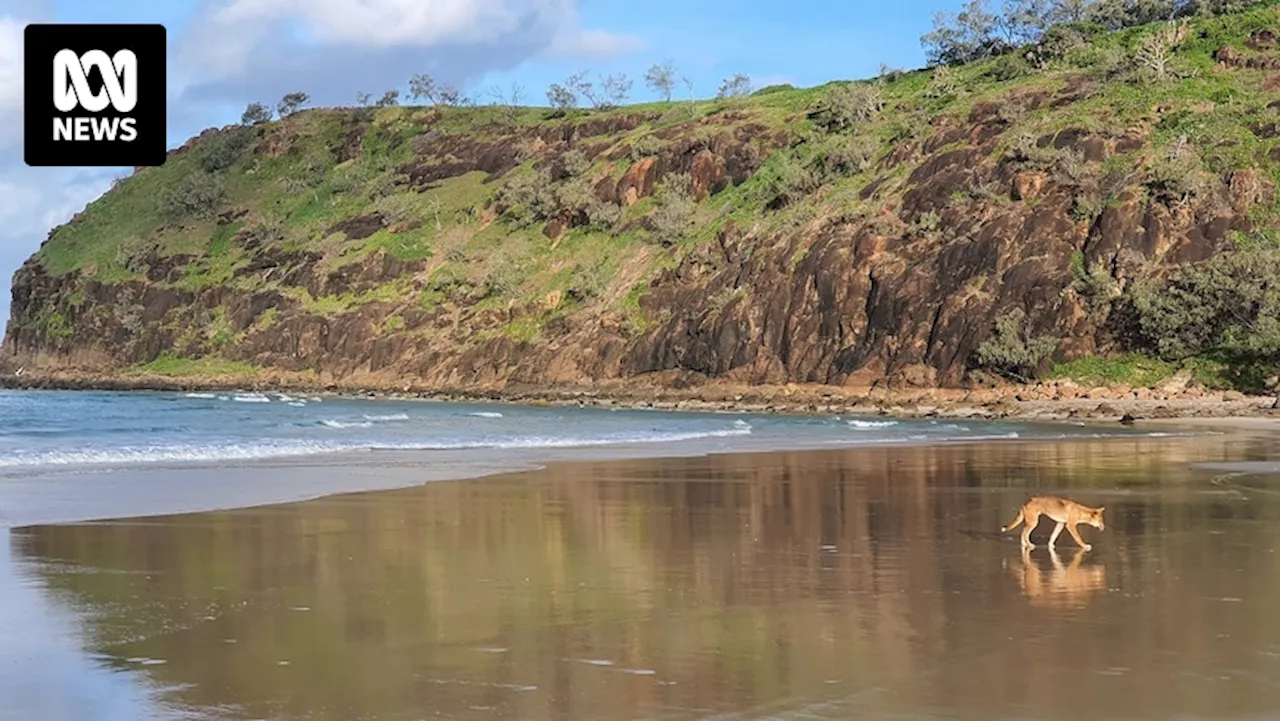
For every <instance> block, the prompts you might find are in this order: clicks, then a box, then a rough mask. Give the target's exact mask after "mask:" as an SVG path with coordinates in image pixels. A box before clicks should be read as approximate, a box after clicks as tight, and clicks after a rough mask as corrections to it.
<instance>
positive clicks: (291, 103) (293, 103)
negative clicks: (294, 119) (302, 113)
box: [276, 92, 311, 118]
mask: <svg viewBox="0 0 1280 721" xmlns="http://www.w3.org/2000/svg"><path fill="white" fill-rule="evenodd" d="M310 99H311V96H310V95H307V94H306V93H303V92H293V93H285V95H284V97H283V98H280V102H279V103H277V104H276V114H277V115H279V116H280V117H281V118H285V117H288V116H290V115H293V114H294V113H296V112H298V111H299V110H300V109H301V108H302V106H303V105H306V104H307V101H308V100H310Z"/></svg>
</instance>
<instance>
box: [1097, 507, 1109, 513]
mask: <svg viewBox="0 0 1280 721" xmlns="http://www.w3.org/2000/svg"><path fill="white" fill-rule="evenodd" d="M1105 510H1107V507H1106V506H1098V513H1102V512H1103V511H1105Z"/></svg>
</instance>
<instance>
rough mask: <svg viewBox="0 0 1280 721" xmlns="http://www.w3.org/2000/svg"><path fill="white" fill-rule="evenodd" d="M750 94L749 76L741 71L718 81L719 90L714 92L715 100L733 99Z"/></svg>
mask: <svg viewBox="0 0 1280 721" xmlns="http://www.w3.org/2000/svg"><path fill="white" fill-rule="evenodd" d="M750 94H751V77H750V76H748V75H745V74H743V73H738V74H736V75H734V76H732V77H728V78H725V79H724V82H722V83H720V90H719V91H717V92H716V99H717V100H733V99H735V98H745V97H746V96H748V95H750Z"/></svg>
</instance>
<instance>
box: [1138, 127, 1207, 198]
mask: <svg viewBox="0 0 1280 721" xmlns="http://www.w3.org/2000/svg"><path fill="white" fill-rule="evenodd" d="M1212 184H1213V178H1212V177H1210V176H1209V174H1208V173H1206V172H1205V170H1204V167H1203V164H1202V163H1201V160H1200V155H1199V153H1197V152H1196V150H1195V148H1194V147H1192V146H1191V144H1190V143H1189V142H1187V139H1186V138H1185V137H1183V138H1179V139H1178V140H1177V141H1176V142H1175V143H1174V144H1173V146H1172V147H1171V148H1170V149H1169V150H1168V152H1166V153H1164V154H1162V155H1161V156H1159V157H1158V158H1156V160H1155V161H1154V162H1152V163H1151V165H1150V167H1148V169H1147V176H1146V179H1145V181H1144V183H1143V185H1145V186H1146V188H1147V191H1148V192H1150V193H1151V199H1152V200H1154V201H1156V202H1161V203H1165V204H1166V205H1178V204H1182V203H1185V202H1187V201H1188V200H1190V199H1191V198H1192V197H1204V196H1207V195H1209V194H1210V193H1211V192H1212V190H1213V188H1212Z"/></svg>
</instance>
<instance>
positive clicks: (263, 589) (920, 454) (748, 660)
mask: <svg viewBox="0 0 1280 721" xmlns="http://www.w3.org/2000/svg"><path fill="white" fill-rule="evenodd" d="M1257 455H1258V454H1257V452H1256V450H1255V449H1254V448H1253V447H1251V446H1250V447H1245V446H1238V445H1233V442H1229V441H1228V440H1226V439H1205V440H1201V441H1196V442H1189V441H1187V440H1185V439H1167V440H1148V441H1128V440H1126V441H1109V442H1079V443H1062V444H998V445H970V446H948V447H932V448H911V449H892V448H880V449H863V450H858V451H835V452H829V453H828V452H820V453H771V454H756V455H738V456H720V457H708V458H680V459H666V460H645V461H626V462H592V463H577V464H566V465H559V466H553V467H551V468H549V469H547V470H546V471H542V472H535V473H526V474H511V475H506V476H499V477H493V478H489V479H485V480H480V481H465V482H457V483H432V484H428V485H426V486H421V487H417V488H412V489H407V490H404V491H394V492H384V493H371V494H354V495H346V496H339V497H333V498H327V499H321V500H318V501H312V502H307V503H298V504H289V505H281V506H272V507H262V508H254V509H245V510H238V511H228V512H220V513H203V514H192V515H185V516H170V517H161V518H148V519H141V520H132V521H116V522H110V523H96V524H78V525H67V526H44V527H34V528H28V529H19V530H17V531H15V533H14V552H15V554H16V555H17V557H18V558H19V559H20V562H21V563H22V564H23V566H22V568H23V569H24V572H25V573H27V574H29V576H30V577H32V578H36V579H38V580H39V582H40V583H41V584H42V585H43V586H44V588H45V589H46V590H45V592H46V593H47V594H48V596H49V598H50V599H51V600H52V602H53V603H55V604H58V605H59V606H60V607H61V608H63V609H65V611H66V612H67V613H69V614H73V615H74V616H75V617H76V618H78V619H79V620H80V623H81V627H82V628H83V629H84V631H83V634H84V644H85V647H86V648H87V649H88V653H89V654H90V655H92V656H93V657H95V658H97V659H99V660H100V662H101V663H104V664H109V665H111V666H113V667H115V668H118V669H120V670H121V671H122V672H124V673H129V674H134V675H135V676H136V678H137V679H138V682H139V683H152V684H154V685H155V686H157V687H164V688H166V689H170V690H166V691H165V692H164V693H163V696H164V700H165V701H166V702H168V703H173V704H178V705H180V706H182V707H185V708H188V709H195V710H199V711H202V712H204V713H206V714H208V715H211V716H215V717H225V718H235V719H241V718H245V719H247V718H282V719H301V718H311V719H318V718H328V719H352V718H368V719H411V718H424V717H440V718H452V719H515V718H521V719H584V718H592V719H642V718H658V717H661V718H664V719H696V718H707V717H711V716H714V715H716V714H739V715H738V716H733V717H734V718H739V717H750V718H762V717H779V716H784V715H787V714H793V713H800V714H804V715H807V717H815V718H849V717H865V716H872V717H886V716H892V717H897V718H935V717H942V716H947V717H962V718H983V719H992V718H1001V717H1008V716H1015V715H1016V716H1018V717H1022V718H1072V719H1078V718H1120V717H1124V718H1151V719H1155V718H1168V717H1170V716H1173V715H1182V716H1186V717H1194V716H1197V715H1199V716H1205V717H1208V716H1212V717H1214V718H1231V717H1242V716H1246V715H1250V714H1260V713H1266V712H1274V711H1277V710H1280V687H1278V686H1277V685H1276V684H1275V683H1274V679H1275V678H1277V677H1280V615H1277V614H1276V613H1275V610H1274V609H1275V607H1276V605H1277V603H1278V602H1280V583H1277V582H1275V580H1274V579H1275V578H1277V577H1278V575H1277V572H1278V571H1280V559H1278V556H1277V554H1276V553H1275V552H1274V551H1275V549H1276V548H1277V546H1278V545H1280V524H1277V523H1276V521H1277V520H1280V501H1278V500H1277V499H1276V497H1274V496H1268V497H1265V498H1264V497H1257V498H1253V499H1250V500H1249V501H1247V502H1245V501H1242V500H1241V499H1240V498H1239V496H1238V495H1236V494H1232V493H1227V492H1222V491H1221V490H1219V489H1217V488H1216V487H1214V486H1213V485H1212V484H1210V483H1208V481H1207V477H1208V476H1207V475H1206V474H1198V475H1197V474H1191V473H1189V472H1187V471H1185V470H1183V465H1184V464H1186V463H1190V462H1198V461H1223V460H1235V459H1240V458H1253V457H1256V456H1257ZM1161 458H1165V459H1168V458H1174V459H1176V460H1175V462H1174V463H1175V464H1174V465H1169V464H1167V463H1166V462H1164V461H1162V460H1161ZM1031 492H1035V493H1060V492H1070V493H1071V494H1072V497H1076V498H1079V499H1080V500H1081V502H1084V503H1093V502H1101V501H1104V500H1105V503H1106V505H1107V509H1108V510H1107V512H1108V514H1109V515H1110V518H1109V519H1108V524H1107V532H1106V534H1105V535H1101V536H1099V537H1098V538H1097V539H1096V541H1095V542H1094V550H1093V551H1092V552H1091V553H1089V554H1087V557H1082V556H1081V555H1080V554H1079V552H1078V551H1074V550H1072V551H1063V553H1066V554H1072V553H1073V554H1074V555H1073V556H1072V557H1071V558H1070V559H1068V560H1066V562H1065V563H1064V562H1063V559H1061V558H1058V557H1057V556H1056V555H1046V554H1047V551H1045V550H1044V549H1037V550H1035V551H1033V552H1032V553H1031V554H1030V555H1021V556H1020V553H1019V547H1018V543H1017V538H1016V537H1013V538H1011V537H1009V536H1002V535H1001V534H1000V533H999V528H1000V526H1001V524H1002V523H1004V522H1006V521H1007V520H1008V518H1010V517H1012V515H1013V514H1014V513H1015V512H1016V509H1017V507H1018V505H1019V504H1020V503H1021V502H1022V500H1024V499H1025V497H1026V496H1027V494H1028V493H1031ZM1039 533H1040V534H1047V532H1046V531H1044V530H1041V531H1040V532H1039ZM1045 561H1047V564H1046V563H1045ZM1010 567H1011V568H1013V569H1014V570H1015V573H1014V577H1013V578H1010V574H1009V573H1008V572H1006V571H1004V570H1002V569H1003V568H1010Z"/></svg>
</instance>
